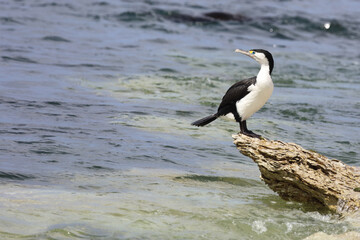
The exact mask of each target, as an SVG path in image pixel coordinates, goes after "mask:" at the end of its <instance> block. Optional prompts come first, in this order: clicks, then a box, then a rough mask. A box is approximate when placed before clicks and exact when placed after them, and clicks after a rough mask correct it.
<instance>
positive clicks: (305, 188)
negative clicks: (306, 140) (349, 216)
mask: <svg viewBox="0 0 360 240" xmlns="http://www.w3.org/2000/svg"><path fill="white" fill-rule="evenodd" d="M233 138H234V143H235V145H236V146H237V148H238V149H239V150H240V152H241V153H242V154H244V155H246V156H248V157H250V158H252V159H253V160H254V161H255V163H257V165H258V166H259V169H260V172H261V178H262V179H263V181H264V182H265V183H266V184H267V185H268V186H269V187H270V188H271V189H272V190H273V191H275V192H277V193H278V194H279V196H280V197H282V198H283V199H285V200H292V201H298V202H307V203H317V204H321V205H323V206H325V207H327V208H328V209H330V210H332V211H334V212H337V213H340V214H345V213H351V212H355V211H357V210H359V209H360V192H359V191H360V169H359V168H355V167H351V166H348V165H346V164H344V163H342V162H340V161H339V160H336V159H328V158H327V157H325V156H323V155H321V154H319V153H316V152H314V151H309V150H306V149H304V148H302V147H301V146H299V145H297V144H295V143H285V142H282V141H270V140H267V139H257V138H251V137H248V136H245V135H242V134H240V135H233Z"/></svg>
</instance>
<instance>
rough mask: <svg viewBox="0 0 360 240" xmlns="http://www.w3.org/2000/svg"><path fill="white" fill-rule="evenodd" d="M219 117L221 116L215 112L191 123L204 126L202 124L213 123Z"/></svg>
mask: <svg viewBox="0 0 360 240" xmlns="http://www.w3.org/2000/svg"><path fill="white" fill-rule="evenodd" d="M218 117H219V116H218V115H217V114H213V115H210V116H207V117H204V118H202V119H199V120H197V121H195V122H193V123H191V125H194V126H198V127H202V126H205V125H207V124H209V123H211V122H212V121H214V120H216V119H217V118H218Z"/></svg>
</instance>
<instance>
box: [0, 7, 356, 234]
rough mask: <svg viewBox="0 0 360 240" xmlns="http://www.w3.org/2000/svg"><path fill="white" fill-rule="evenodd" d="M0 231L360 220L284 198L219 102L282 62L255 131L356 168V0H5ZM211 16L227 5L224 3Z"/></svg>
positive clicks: (292, 226) (314, 226)
mask: <svg viewBox="0 0 360 240" xmlns="http://www.w3.org/2000/svg"><path fill="white" fill-rule="evenodd" d="M0 7H1V9H2V10H3V11H2V12H1V13H0V23H1V25H0V33H1V41H0V56H1V57H0V61H1V64H0V73H1V78H0V111H1V114H0V134H1V135H0V136H1V137H0V188H1V189H0V238H1V239H272V240H273V239H304V238H305V237H307V236H309V235H311V234H314V233H316V232H325V233H327V234H340V233H344V232H348V231H358V232H359V231H360V229H359V220H358V219H351V218H339V217H338V216H337V215H334V214H331V213H329V212H327V211H325V210H324V209H314V208H313V207H312V206H309V205H304V204H300V203H295V202H288V201H284V200H282V199H280V198H279V197H278V196H277V195H276V194H275V193H273V192H272V191H271V190H270V189H269V188H268V187H267V186H266V185H265V184H264V183H263V182H261V180H260V178H259V175H260V172H259V171H258V168H257V166H256V165H255V164H254V163H253V162H252V161H251V159H249V158H246V157H244V156H243V155H241V154H240V153H239V152H238V150H237V149H236V148H235V146H234V145H233V144H232V138H231V135H232V134H234V133H236V132H238V131H239V129H238V125H237V124H235V123H233V122H228V121H224V120H217V121H216V122H214V123H212V124H211V125H209V126H206V127H203V128H196V127H193V126H191V125H190V123H191V122H192V121H194V120H196V119H198V118H201V117H203V116H206V115H208V114H211V113H214V111H216V109H217V106H218V104H219V102H220V100H221V97H222V95H223V93H224V92H225V91H226V90H227V88H228V87H229V86H230V85H231V84H233V83H234V82H236V81H238V80H239V79H243V78H247V77H251V76H254V75H255V74H256V73H257V71H258V67H259V66H258V65H257V64H256V63H255V62H253V61H252V60H251V59H248V58H246V57H241V56H239V55H238V54H234V53H233V51H234V49H236V48H242V49H252V48H264V49H267V50H269V51H270V52H271V53H272V54H273V56H274V59H275V68H274V72H273V80H274V84H275V90H274V93H273V95H272V97H271V98H270V100H269V102H268V103H267V104H266V105H265V106H264V107H263V108H262V109H261V110H260V111H259V112H258V113H256V114H255V115H254V116H253V117H252V118H251V119H250V120H249V121H248V125H249V128H250V129H251V130H254V131H255V132H257V133H259V134H261V135H263V136H265V137H267V138H269V139H277V140H282V141H289V142H296V143H298V144H300V145H302V146H303V147H305V148H308V149H312V150H314V151H317V152H320V153H322V154H325V155H326V156H328V157H331V158H337V159H339V160H341V161H343V162H345V163H347V164H349V165H352V166H359V165H360V162H359V147H360V141H359V136H360V130H359V129H360V120H359V119H360V98H359V96H360V95H359V90H360V79H359V75H360V70H359V69H360V68H359V57H360V52H359V48H358V43H359V41H358V39H359V26H360V24H359V23H360V22H359V18H358V10H357V9H360V6H359V3H358V2H357V1H353V0H347V1H342V2H330V3H329V2H328V1H317V2H316V3H308V2H303V1H296V0H290V1H274V2H267V1H257V2H244V3H238V2H236V1H225V2H221V3H220V2H218V1H197V2H196V3H194V2H191V1H187V0H183V1H136V2H132V1H101V2H100V1H76V2H73V1H62V2H61V3H57V2H47V1H7V2H1V3H0ZM214 12H222V15H221V14H216V13H215V14H214Z"/></svg>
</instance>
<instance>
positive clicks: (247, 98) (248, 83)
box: [192, 49, 274, 138]
mask: <svg viewBox="0 0 360 240" xmlns="http://www.w3.org/2000/svg"><path fill="white" fill-rule="evenodd" d="M235 52H237V53H242V54H245V55H246V56H249V57H251V58H253V59H255V61H257V62H258V63H259V64H260V65H261V67H260V71H259V73H258V74H257V76H256V77H252V78H248V79H244V80H241V81H239V82H237V83H235V84H234V85H232V86H231V87H230V88H229V89H228V90H227V92H226V93H225V95H224V97H223V98H222V101H221V103H220V106H219V108H218V111H217V113H215V114H213V115H210V116H207V117H204V118H202V119H199V120H197V121H195V122H193V123H192V125H195V126H198V127H200V126H205V125H206V124H209V123H211V122H212V121H214V120H216V119H217V118H218V117H222V116H225V117H227V118H230V119H232V120H235V121H236V122H238V123H239V124H240V133H242V134H245V135H247V136H250V137H257V138H260V137H261V136H260V135H258V134H256V133H254V132H252V131H250V130H248V129H247V127H246V120H247V119H248V118H249V117H251V116H252V115H253V114H254V113H255V112H257V111H258V110H259V109H260V108H261V107H262V106H264V104H265V103H266V101H267V100H268V99H269V98H270V96H271V94H272V92H273V89H274V84H273V82H272V79H271V72H272V70H273V68H274V60H273V57H272V55H271V53H269V52H268V51H266V50H263V49H252V50H250V51H244V50H240V49H236V50H235Z"/></svg>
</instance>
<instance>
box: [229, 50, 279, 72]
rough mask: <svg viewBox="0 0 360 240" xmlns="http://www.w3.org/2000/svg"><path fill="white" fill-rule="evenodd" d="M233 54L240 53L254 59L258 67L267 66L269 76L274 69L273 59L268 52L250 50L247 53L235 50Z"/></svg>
mask: <svg viewBox="0 0 360 240" xmlns="http://www.w3.org/2000/svg"><path fill="white" fill-rule="evenodd" d="M235 52H237V53H242V54H244V55H246V56H249V57H251V58H252V59H255V61H257V62H258V63H259V64H260V65H265V66H269V69H270V74H271V72H272V70H273V68H274V59H273V57H272V55H271V53H270V52H268V51H266V50H263V49H251V50H249V51H245V50H241V49H236V50H235Z"/></svg>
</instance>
